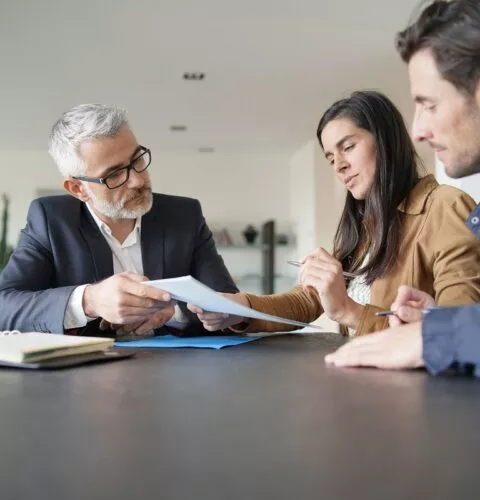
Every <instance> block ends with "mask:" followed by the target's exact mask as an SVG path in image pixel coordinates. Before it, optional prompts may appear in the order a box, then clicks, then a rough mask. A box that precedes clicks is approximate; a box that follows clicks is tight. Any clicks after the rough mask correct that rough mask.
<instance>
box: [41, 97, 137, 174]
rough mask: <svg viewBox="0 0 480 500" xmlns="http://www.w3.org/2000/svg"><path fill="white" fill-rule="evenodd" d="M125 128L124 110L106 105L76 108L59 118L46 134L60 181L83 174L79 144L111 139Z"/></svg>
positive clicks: (81, 105)
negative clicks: (59, 174)
mask: <svg viewBox="0 0 480 500" xmlns="http://www.w3.org/2000/svg"><path fill="white" fill-rule="evenodd" d="M124 126H127V127H128V126H129V125H128V121H127V113H126V111H125V110H124V109H121V108H118V107H116V106H109V105H106V104H80V105H79V106H75V107H74V108H72V109H70V110H68V111H66V112H65V113H63V114H62V116H61V117H60V119H59V120H58V121H57V122H56V123H55V125H54V126H53V128H52V132H51V133H50V139H49V144H48V152H49V153H50V155H51V156H52V158H53V159H54V160H55V163H56V164H57V166H58V169H59V170H60V173H61V174H62V175H63V176H64V177H70V176H74V175H83V174H85V164H84V162H83V160H82V158H81V157H80V155H79V153H78V147H79V146H80V144H81V143H82V142H85V141H89V140H92V139H98V138H101V137H113V136H115V135H117V133H118V132H119V130H120V129H121V128H122V127H124Z"/></svg>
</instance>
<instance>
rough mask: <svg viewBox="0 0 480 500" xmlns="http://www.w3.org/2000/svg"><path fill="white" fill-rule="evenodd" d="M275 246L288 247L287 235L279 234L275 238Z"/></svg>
mask: <svg viewBox="0 0 480 500" xmlns="http://www.w3.org/2000/svg"><path fill="white" fill-rule="evenodd" d="M276 240H277V241H276V243H277V245H288V235H287V234H285V233H279V234H277V237H276Z"/></svg>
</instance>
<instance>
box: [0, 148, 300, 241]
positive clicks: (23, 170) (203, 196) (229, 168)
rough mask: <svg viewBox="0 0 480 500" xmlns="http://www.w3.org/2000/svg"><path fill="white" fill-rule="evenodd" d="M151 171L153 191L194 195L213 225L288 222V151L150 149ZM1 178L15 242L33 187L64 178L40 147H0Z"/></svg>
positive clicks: (286, 224)
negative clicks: (171, 151) (184, 152)
mask: <svg viewBox="0 0 480 500" xmlns="http://www.w3.org/2000/svg"><path fill="white" fill-rule="evenodd" d="M150 169H151V171H150V173H151V178H152V184H153V188H154V190H155V191H158V192H163V193H170V194H178V195H184V196H192V197H195V198H198V199H199V200H200V201H201V203H202V207H203V210H204V214H205V217H206V218H207V220H208V222H209V224H210V225H212V226H215V225H222V224H225V225H227V224H231V223H233V224H234V225H235V226H236V227H238V229H239V230H241V229H243V228H244V227H245V226H246V225H247V224H253V225H255V226H257V227H258V226H259V224H260V223H262V222H264V221H265V220H266V219H269V218H275V219H276V220H277V221H278V223H279V226H280V228H283V227H289V226H290V225H291V220H290V213H289V202H288V200H289V182H288V179H289V166H288V157H287V156H286V155H281V154H275V155H274V154H263V155H262V154H248V155H247V154H243V155H239V154H217V153H214V154H192V155H173V154H172V155H162V154H159V153H156V152H155V149H153V162H152V166H151V167H150ZM0 176H1V179H2V180H1V185H0V193H1V192H6V193H8V194H9V195H10V198H11V218H10V219H11V220H10V227H9V239H10V241H11V242H12V243H14V242H15V241H16V240H17V237H18V233H19V231H20V229H21V228H22V227H23V226H24V224H25V218H26V214H27V210H28V205H29V203H30V201H31V200H32V199H33V198H35V196H36V193H37V189H56V188H58V189H62V179H61V177H60V174H59V173H58V172H57V170H56V167H55V165H54V163H53V161H52V160H51V158H50V157H49V155H48V154H47V153H46V152H43V151H0Z"/></svg>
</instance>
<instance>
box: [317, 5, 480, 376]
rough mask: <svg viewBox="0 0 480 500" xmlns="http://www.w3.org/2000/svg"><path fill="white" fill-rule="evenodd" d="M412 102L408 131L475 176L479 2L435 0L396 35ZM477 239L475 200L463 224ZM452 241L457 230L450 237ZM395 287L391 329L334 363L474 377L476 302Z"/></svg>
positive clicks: (363, 340)
mask: <svg viewBox="0 0 480 500" xmlns="http://www.w3.org/2000/svg"><path fill="white" fill-rule="evenodd" d="M396 47H397V50H398V52H399V53H400V55H401V57H402V59H403V60H404V61H405V62H406V63H407V64H408V72H409V78H410V88H411V94H412V98H413V100H414V102H415V115H414V120H413V135H414V138H415V139H416V140H418V141H424V142H428V144H429V145H430V146H431V147H432V149H433V150H434V151H435V153H436V155H437V157H438V159H439V160H440V161H441V162H442V163H443V164H444V167H445V171H446V173H447V174H448V175H449V176H450V177H454V178H460V177H465V176H468V175H472V174H475V173H480V2H479V1H478V0H452V1H438V0H437V1H434V2H432V3H430V4H429V5H428V6H427V7H425V8H424V9H423V10H422V12H421V13H420V15H419V16H418V18H417V19H416V20H415V21H414V22H413V23H412V24H410V26H408V27H407V28H406V29H405V30H404V31H402V32H400V33H399V34H398V35H397V38H396ZM466 224H467V225H468V227H469V228H470V229H471V230H472V231H473V232H474V233H475V234H476V235H477V237H478V238H480V204H479V205H478V206H477V207H476V208H475V210H474V211H473V212H472V213H471V214H470V216H469V218H468V220H467V221H466ZM452 238H455V235H453V234H452ZM434 306H435V304H434V302H433V299H432V298H431V297H430V296H429V295H427V294H425V293H424V292H421V291H419V290H416V289H413V288H410V287H401V288H400V289H399V292H398V295H397V298H396V299H395V302H394V303H393V304H392V311H394V312H395V316H393V317H391V320H390V325H391V326H392V328H390V329H388V330H384V331H382V332H378V333H374V334H372V335H368V336H366V337H359V338H358V339H355V340H353V341H352V342H349V343H348V344H346V345H344V346H342V347H341V348H340V349H338V350H337V351H336V352H334V353H333V354H329V355H328V356H327V357H326V362H327V363H329V364H333V365H336V366H372V367H377V368H385V369H393V368H418V367H422V366H425V367H426V369H427V370H428V371H429V372H430V373H432V374H438V373H441V372H443V371H445V370H447V369H449V368H456V369H458V370H461V371H465V372H468V373H472V372H473V373H474V374H475V375H476V376H478V377H480V305H473V306H464V307H451V308H437V309H435V307H434Z"/></svg>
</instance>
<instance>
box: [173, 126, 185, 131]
mask: <svg viewBox="0 0 480 500" xmlns="http://www.w3.org/2000/svg"><path fill="white" fill-rule="evenodd" d="M170 130H171V131H172V132H185V131H186V130H187V126H186V125H170Z"/></svg>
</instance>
